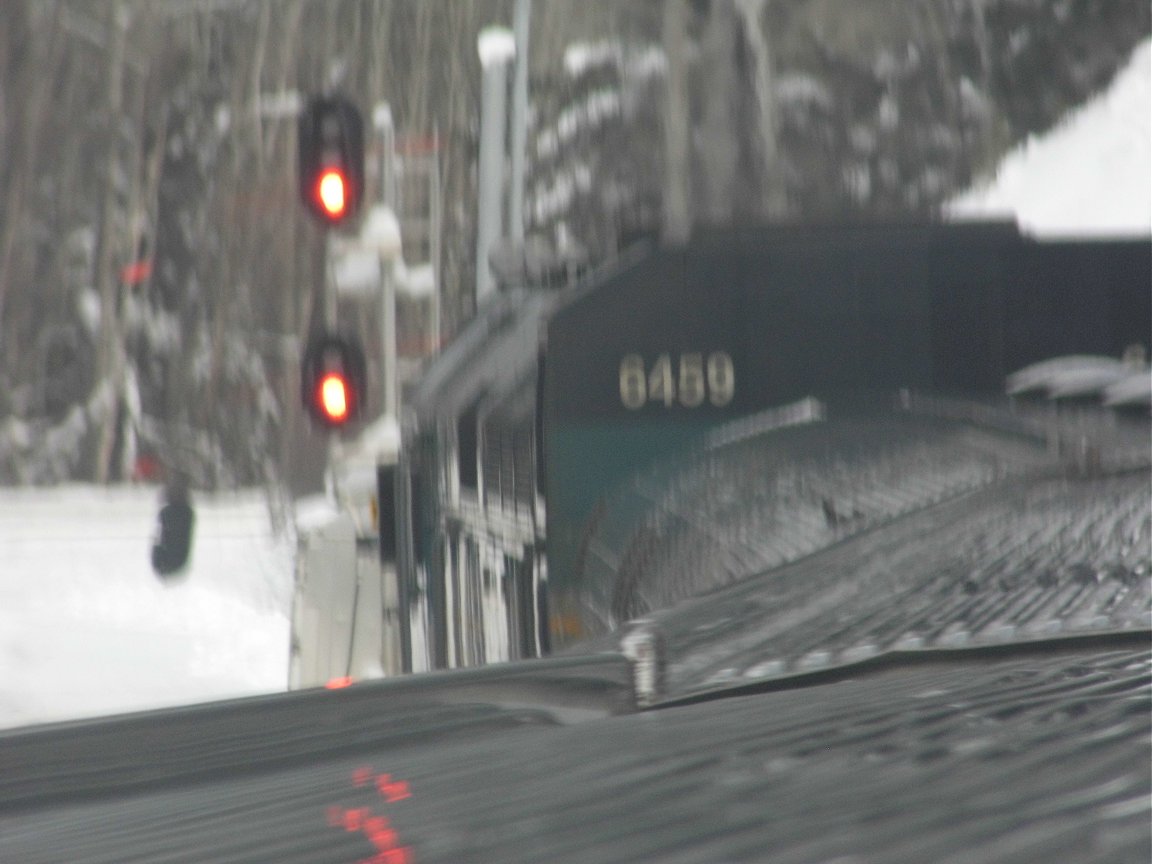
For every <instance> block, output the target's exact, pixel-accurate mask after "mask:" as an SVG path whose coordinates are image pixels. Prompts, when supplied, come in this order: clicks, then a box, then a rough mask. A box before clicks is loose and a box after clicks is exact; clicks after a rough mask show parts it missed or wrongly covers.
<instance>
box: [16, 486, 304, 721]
mask: <svg viewBox="0 0 1152 864" xmlns="http://www.w3.org/2000/svg"><path fill="white" fill-rule="evenodd" d="M193 504H194V506H195V508H196V528H195V532H194V539H193V549H192V556H191V561H190V564H189V567H188V569H187V571H186V572H185V573H184V574H182V575H181V576H180V577H179V578H178V579H176V580H173V581H172V582H169V583H165V582H162V581H161V580H160V579H158V578H157V577H156V575H155V574H154V573H153V572H152V567H151V562H150V557H149V555H150V550H151V543H152V537H153V534H154V531H155V524H156V513H157V509H158V505H159V493H158V491H157V489H155V488H153V487H129V488H110V489H101V488H94V487H90V486H70V487H59V488H54V489H0V728H5V727H12V726H21V725H25V724H30V723H38V722H43V721H51V720H64V719H71V718H77V717H87V716H95V715H101V714H110V713H119V712H123V711H130V710H136V709H144V708H155V707H160V706H165V705H175V704H183V703H192V702H201V701H205V700H209V699H217V698H224V697H230V696H239V695H245V694H252V693H259V692H270V691H275V690H283V689H284V688H285V686H286V683H287V678H288V635H289V634H288V630H289V627H288V621H289V612H290V606H291V595H292V555H293V550H294V540H293V539H292V538H291V537H290V536H288V535H287V534H285V533H280V534H279V535H277V533H276V532H274V531H273V530H272V527H271V521H270V519H269V516H268V510H267V506H266V505H265V503H264V500H263V497H262V495H261V494H258V493H251V494H244V495H242V496H228V497H221V498H219V499H210V498H206V497H205V496H203V495H199V496H194V499H193Z"/></svg>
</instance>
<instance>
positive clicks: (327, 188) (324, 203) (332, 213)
mask: <svg viewBox="0 0 1152 864" xmlns="http://www.w3.org/2000/svg"><path fill="white" fill-rule="evenodd" d="M316 192H317V195H316V197H317V200H319V202H320V207H321V209H323V211H324V213H325V215H327V216H328V218H329V219H340V218H341V217H343V216H344V214H345V212H346V211H347V209H348V193H347V191H346V185H345V182H344V175H343V174H341V173H340V172H339V171H337V170H336V169H335V168H329V169H328V170H326V171H325V172H324V173H323V174H321V175H320V182H319V183H318V184H317V185H316Z"/></svg>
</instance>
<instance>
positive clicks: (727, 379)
mask: <svg viewBox="0 0 1152 864" xmlns="http://www.w3.org/2000/svg"><path fill="white" fill-rule="evenodd" d="M735 392H736V372H735V369H734V367H733V365H732V357H731V356H730V355H729V354H728V353H726V352H724V351H713V352H712V353H711V354H709V355H708V357H707V359H705V357H704V355H703V354H700V353H687V354H680V355H679V356H677V357H673V355H671V354H660V355H659V356H658V357H656V359H655V360H654V361H653V362H652V364H651V365H649V364H648V363H647V362H645V360H644V358H643V357H641V356H640V355H639V354H628V355H626V356H625V357H624V358H623V359H622V360H621V361H620V401H621V402H622V403H623V404H624V407H625V408H627V409H629V410H630V411H639V410H640V409H641V408H643V407H644V406H645V405H647V404H648V403H649V402H659V403H661V404H663V405H664V406H665V407H667V408H671V407H672V406H673V405H677V404H679V405H682V406H684V407H685V408H698V407H700V406H701V405H703V404H704V401H705V400H707V401H708V402H709V403H711V404H712V405H715V406H716V407H717V408H723V407H724V406H725V405H727V404H728V403H729V402H731V401H732V397H733V396H734V395H735Z"/></svg>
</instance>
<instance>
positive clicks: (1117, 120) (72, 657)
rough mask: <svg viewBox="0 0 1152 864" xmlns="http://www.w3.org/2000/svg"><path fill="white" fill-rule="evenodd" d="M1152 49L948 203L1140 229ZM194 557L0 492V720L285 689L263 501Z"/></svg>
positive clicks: (1150, 147) (279, 571)
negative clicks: (163, 575) (170, 564)
mask: <svg viewBox="0 0 1152 864" xmlns="http://www.w3.org/2000/svg"><path fill="white" fill-rule="evenodd" d="M1150 83H1152V53H1150V46H1149V43H1148V42H1145V43H1144V44H1143V45H1142V46H1141V47H1140V48H1139V49H1138V50H1137V51H1136V52H1135V54H1134V56H1133V59H1132V62H1131V64H1130V65H1129V67H1128V68H1127V69H1126V70H1125V71H1124V72H1123V73H1122V74H1121V75H1120V76H1119V77H1118V78H1117V80H1116V82H1115V85H1114V86H1113V87H1112V88H1111V89H1110V91H1109V92H1108V93H1106V94H1103V95H1102V96H1101V97H1100V98H1099V99H1097V100H1095V101H1094V102H1093V103H1091V104H1089V105H1087V106H1085V107H1083V108H1082V109H1081V110H1079V111H1077V112H1074V114H1073V115H1071V116H1070V117H1069V118H1068V120H1067V121H1066V122H1065V123H1063V124H1061V125H1060V126H1059V127H1058V128H1057V129H1055V130H1054V131H1053V132H1052V134H1051V135H1049V136H1047V137H1045V138H1044V139H1042V140H1035V141H1030V142H1028V143H1027V144H1025V145H1024V146H1022V147H1020V148H1019V149H1018V150H1016V151H1014V152H1013V153H1012V154H1010V155H1009V157H1008V158H1007V159H1006V160H1005V161H1004V163H1003V165H1002V166H1001V168H1000V170H999V172H998V173H997V176H996V178H995V179H994V180H993V181H992V182H991V183H990V184H989V185H987V186H981V187H980V188H977V189H974V190H972V191H971V192H970V193H968V194H967V195H964V196H962V197H961V198H959V199H958V200H957V201H956V202H955V203H954V205H953V206H952V208H950V209H951V210H952V212H953V213H955V214H956V215H957V216H958V217H972V216H981V215H989V214H995V215H1013V214H1014V215H1016V216H1017V218H1019V220H1020V221H1021V224H1022V225H1023V227H1024V228H1025V230H1029V231H1031V232H1032V233H1036V234H1047V235H1051V234H1101V233H1107V234H1125V235H1130V234H1140V235H1147V234H1149V233H1152V181H1150V179H1149V172H1150V166H1152V136H1150V134H1149V126H1150V123H1149V116H1150V112H1152V107H1150V105H1152V100H1150V95H1149V94H1150V86H1149V85H1150ZM195 503H196V509H197V526H196V536H195V543H194V548H193V552H192V562H191V565H190V568H189V570H188V572H187V573H186V574H185V575H184V576H183V578H181V579H180V580H179V581H176V582H174V583H172V584H165V583H162V582H161V581H159V580H158V579H157V578H156V576H155V575H153V573H152V570H151V566H150V563H149V549H150V545H151V537H152V534H153V531H154V524H155V516H156V511H157V506H158V493H157V490H155V489H152V488H139V487H135V488H118V489H94V488H91V487H82V486H76V487H64V488H57V489H51V490H34V489H0V728H5V727H12V726H20V725H24V724H31V723H38V722H43V721H51V720H63V719H69V718H77V717H89V716H96V715H101V714H109V713H116V712H122V711H128V710H134V709H142V708H152V707H159V706H163V705H174V704H181V703H192V702H200V701H204V700H208V699H215V698H223V697H230V696H239V695H245V694H252V693H260V692H270V691H275V690H282V689H284V688H285V686H286V681H287V676H288V636H289V634H288V630H289V625H288V621H289V614H290V605H291V593H292V566H293V563H292V555H293V551H294V540H293V539H292V538H291V537H289V536H287V535H284V534H280V535H277V534H276V533H275V532H274V531H273V530H272V528H271V526H270V522H269V518H268V515H267V509H266V506H265V504H264V501H263V498H262V496H261V495H259V494H257V493H252V494H248V495H244V496H240V497H228V498H221V499H219V500H210V499H206V498H205V497H204V496H199V497H197V498H196V501H195Z"/></svg>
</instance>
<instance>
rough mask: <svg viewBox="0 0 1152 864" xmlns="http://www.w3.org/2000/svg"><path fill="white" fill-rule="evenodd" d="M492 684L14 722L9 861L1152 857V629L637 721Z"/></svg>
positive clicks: (235, 863) (885, 671)
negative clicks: (26, 725) (444, 695)
mask: <svg viewBox="0 0 1152 864" xmlns="http://www.w3.org/2000/svg"><path fill="white" fill-rule="evenodd" d="M1145 643H1146V640H1145ZM545 662H547V661H545ZM527 665H529V664H516V665H514V666H512V667H508V668H507V669H505V670H504V674H505V675H507V676H509V677H510V678H515V676H516V675H517V674H519V675H523V673H524V669H525V667H526V666H527ZM536 668H539V669H541V670H543V671H542V673H541V674H540V676H539V677H542V678H544V679H546V678H547V677H548V674H549V667H548V666H547V665H544V666H537V667H536ZM611 670H612V664H611V661H610V660H604V661H592V662H591V665H589V667H588V669H586V670H585V671H586V674H587V676H588V677H587V678H586V679H585V680H584V681H583V682H575V683H576V687H575V689H574V692H575V693H576V694H582V695H583V697H584V698H586V699H589V700H590V705H592V707H593V708H594V709H595V708H597V707H602V706H603V704H604V699H603V698H602V697H598V696H596V695H595V694H596V692H597V688H596V686H595V685H596V681H597V676H598V675H601V674H605V673H606V677H605V678H604V683H603V688H604V690H605V692H608V691H610V690H611V687H612V686H613V685H612V683H611V682H612V680H613V677H612V674H611ZM568 671H569V672H571V671H572V663H571V662H570V664H569V670H568ZM495 674H496V675H497V676H498V675H499V674H500V671H499V670H497V671H496V672H495ZM485 675H486V676H487V677H488V678H489V679H492V678H493V675H494V672H493V670H475V671H471V672H466V673H452V685H453V686H455V687H461V686H463V691H462V694H461V695H462V698H460V699H456V700H451V701H448V702H445V701H443V700H442V699H437V698H436V697H435V692H436V689H437V688H436V686H435V685H434V684H432V685H429V684H427V683H426V682H425V680H424V679H427V678H435V677H436V676H419V677H418V678H417V679H414V680H412V681H408V682H404V681H400V682H396V681H385V682H379V683H374V684H365V685H356V686H353V687H351V688H348V689H345V690H341V691H332V692H328V691H306V692H303V693H296V694H292V695H286V696H280V697H271V698H265V699H256V700H242V701H240V702H236V703H227V704H224V705H222V706H219V707H215V706H208V707H204V708H200V709H191V710H189V709H185V710H176V711H164V712H157V713H154V714H150V715H139V716H135V717H129V718H125V719H123V720H112V721H104V722H101V723H89V724H84V723H82V724H67V725H63V726H58V727H49V728H47V729H43V730H37V731H33V732H30V733H23V734H22V733H19V732H17V733H6V734H3V735H0V751H2V752H3V753H4V761H5V770H4V772H3V774H0V860H4V861H13V862H15V861H19V862H21V864H47V862H58V861H69V862H87V864H120V862H123V861H129V860H132V861H150V862H159V861H177V860H180V861H212V862H221V864H228V862H231V864H261V862H273V861H275V862H277V864H326V862H331V864H352V862H374V864H375V862H380V864H384V862H405V864H436V862H441V864H458V862H461V861H501V862H525V864H534V862H542V861H548V862H556V864H563V862H597V864H609V862H620V864H625V862H627V864H635V862H649V861H650V862H679V864H693V862H698V864H716V862H744V861H771V862H773V864H778V862H817V861H833V860H835V861H845V862H847V861H852V862H910V864H911V862H915V864H920V862H925V861H932V862H941V864H949V862H951V864H980V862H1022V864H1023V862H1035V864H1041V862H1043V864H1047V862H1051V861H1061V862H1064V864H1076V862H1085V864H1086V862H1105V861H1108V862H1124V861H1131V862H1141V864H1143V862H1146V861H1147V860H1148V858H1149V854H1150V853H1152V833H1150V829H1149V820H1148V811H1149V796H1150V791H1152V790H1150V788H1149V786H1150V783H1149V774H1148V771H1147V766H1148V762H1149V743H1148V742H1149V733H1150V728H1149V726H1150V715H1149V712H1148V705H1147V692H1148V686H1149V653H1148V651H1147V645H1146V644H1143V645H1142V644H1139V643H1133V642H1132V640H1128V641H1127V642H1124V641H1118V642H1116V643H1115V644H1112V645H1107V644H1104V645H1094V646H1076V645H1051V646H1048V647H1047V648H1045V649H1044V650H1040V649H1036V650H1032V651H1022V652H1015V653H1013V652H1008V653H1005V654H1003V655H1002V656H998V657H991V656H977V655H968V654H964V653H963V652H961V653H958V654H954V655H950V656H948V657H935V658H932V659H931V660H930V661H929V662H924V663H920V664H915V665H894V666H891V667H888V668H874V669H864V668H862V669H860V670H858V671H856V672H855V673H853V674H849V675H845V676H843V677H842V678H841V679H840V680H836V681H829V680H826V681H812V682H809V683H810V686H805V687H802V688H799V689H788V690H780V691H777V692H766V693H760V694H757V695H746V696H742V697H739V698H724V699H718V700H712V701H705V702H702V703H699V704H695V705H687V706H681V707H675V708H663V709H659V710H652V711H646V712H643V713H639V714H622V715H615V716H613V715H611V714H605V713H604V711H603V710H592V711H588V712H585V713H584V715H583V716H581V715H580V713H579V712H573V711H569V712H568V713H567V714H566V713H565V711H564V710H550V709H548V708H547V699H546V698H545V700H544V701H543V702H541V700H540V699H539V698H538V697H539V695H540V694H539V692H537V693H536V694H535V697H536V698H531V697H532V694H531V692H530V691H531V688H530V687H529V688H527V689H526V688H525V687H524V686H520V687H519V688H517V687H515V686H513V687H512V688H510V689H509V691H508V692H506V693H505V694H504V695H503V697H501V695H500V694H499V692H498V691H495V692H494V691H492V690H490V689H489V690H488V691H487V692H485V689H484V687H482V686H481V687H476V688H473V689H472V690H471V691H469V689H468V688H467V686H465V685H467V682H468V681H469V680H471V679H479V678H482V677H484V676H485ZM489 683H491V681H489ZM520 683H521V685H525V684H527V683H530V682H523V681H522V682H520ZM536 683H537V684H540V685H541V688H542V690H543V691H544V692H545V693H547V692H549V688H551V692H552V695H555V691H556V690H557V689H559V688H557V687H556V685H555V683H553V684H548V683H547V682H546V681H544V682H543V683H541V681H539V680H538V681H537V682H536ZM422 686H424V687H426V688H427V689H428V691H430V692H429V693H427V694H426V695H425V697H424V698H423V699H420V698H418V697H417V696H414V690H417V691H418V690H419V688H420V687H422ZM526 693H528V694H529V696H528V697H526V696H525V694H526ZM517 703H519V704H517Z"/></svg>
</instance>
